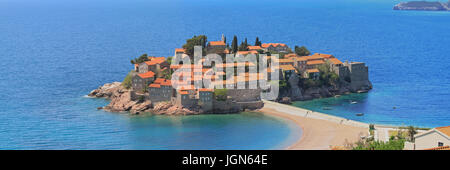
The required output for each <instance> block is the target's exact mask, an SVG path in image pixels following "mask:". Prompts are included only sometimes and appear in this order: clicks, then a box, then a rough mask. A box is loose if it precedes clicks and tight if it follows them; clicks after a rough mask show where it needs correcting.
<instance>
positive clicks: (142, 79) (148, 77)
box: [131, 71, 155, 92]
mask: <svg viewBox="0 0 450 170" xmlns="http://www.w3.org/2000/svg"><path fill="white" fill-rule="evenodd" d="M153 80H155V73H153V72H152V71H148V72H145V73H134V74H133V75H132V78H131V87H132V88H133V90H134V91H137V92H144V91H145V90H146V89H147V86H148V85H149V84H150V83H152V82H153Z"/></svg>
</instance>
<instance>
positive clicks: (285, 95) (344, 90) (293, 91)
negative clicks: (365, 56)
mask: <svg viewBox="0 0 450 170" xmlns="http://www.w3.org/2000/svg"><path fill="white" fill-rule="evenodd" d="M288 83H289V86H290V88H288V89H286V90H283V91H281V92H280V95H279V98H278V100H277V102H279V103H283V104H290V103H291V102H292V101H304V100H312V99H318V98H327V97H335V96H339V95H344V94H351V93H367V92H368V91H370V90H371V89H372V88H373V87H372V83H371V82H370V81H366V82H364V84H365V85H364V86H361V87H360V88H357V89H355V88H352V86H351V84H350V83H348V82H345V81H340V82H339V83H337V84H334V85H329V86H326V85H323V86H320V87H309V88H304V87H303V86H302V85H301V84H300V83H299V80H297V79H296V77H292V78H291V79H289V81H288Z"/></svg>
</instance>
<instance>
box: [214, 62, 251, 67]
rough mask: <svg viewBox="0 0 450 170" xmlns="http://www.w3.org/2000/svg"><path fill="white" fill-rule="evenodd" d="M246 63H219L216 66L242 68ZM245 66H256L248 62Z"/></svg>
mask: <svg viewBox="0 0 450 170" xmlns="http://www.w3.org/2000/svg"><path fill="white" fill-rule="evenodd" d="M242 66H244V63H219V64H216V67H242ZM245 66H255V64H253V63H250V62H246V63H245Z"/></svg>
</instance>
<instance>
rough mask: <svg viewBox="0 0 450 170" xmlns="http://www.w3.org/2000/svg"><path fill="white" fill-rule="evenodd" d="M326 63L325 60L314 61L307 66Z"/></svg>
mask: <svg viewBox="0 0 450 170" xmlns="http://www.w3.org/2000/svg"><path fill="white" fill-rule="evenodd" d="M324 63H325V62H324V61H323V60H313V61H308V62H306V64H307V65H316V64H324Z"/></svg>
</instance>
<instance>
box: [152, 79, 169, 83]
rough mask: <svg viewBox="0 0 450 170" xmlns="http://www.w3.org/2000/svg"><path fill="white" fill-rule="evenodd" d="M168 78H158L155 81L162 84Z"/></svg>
mask: <svg viewBox="0 0 450 170" xmlns="http://www.w3.org/2000/svg"><path fill="white" fill-rule="evenodd" d="M165 80H166V79H163V78H157V79H156V80H155V81H154V82H153V83H156V84H161V83H162V82H164V81H165Z"/></svg>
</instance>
